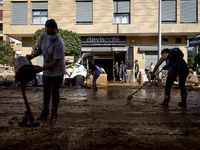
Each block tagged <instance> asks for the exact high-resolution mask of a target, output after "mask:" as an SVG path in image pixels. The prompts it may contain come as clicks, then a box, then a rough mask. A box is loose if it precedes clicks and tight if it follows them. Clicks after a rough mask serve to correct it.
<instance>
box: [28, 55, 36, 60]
mask: <svg viewBox="0 0 200 150" xmlns="http://www.w3.org/2000/svg"><path fill="white" fill-rule="evenodd" d="M26 58H27V59H29V60H31V59H33V58H34V55H32V54H31V55H26Z"/></svg>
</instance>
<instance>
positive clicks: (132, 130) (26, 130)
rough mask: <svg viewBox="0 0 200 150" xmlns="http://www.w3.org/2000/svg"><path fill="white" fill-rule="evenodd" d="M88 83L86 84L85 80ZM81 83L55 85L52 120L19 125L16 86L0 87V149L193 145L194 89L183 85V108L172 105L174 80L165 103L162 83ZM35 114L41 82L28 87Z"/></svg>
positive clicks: (199, 128) (199, 112)
mask: <svg viewBox="0 0 200 150" xmlns="http://www.w3.org/2000/svg"><path fill="white" fill-rule="evenodd" d="M87 86H89V85H87ZM87 86H85V85H84V86H83V87H81V86H72V87H69V86H65V87H62V88H61V90H60V103H59V108H58V120H57V122H56V123H54V124H50V123H49V120H48V119H46V120H44V121H42V122H40V126H39V127H19V126H18V123H17V122H18V121H19V120H20V119H21V117H22V116H23V115H24V111H25V104H24V102H23V98H22V96H21V91H20V88H19V87H9V88H8V89H6V90H0V101H1V103H0V116H1V117H0V141H1V142H0V149H199V147H200V117H199V116H200V98H199V94H200V91H199V90H188V91H187V92H188V98H187V104H188V108H186V109H183V108H181V107H179V106H178V102H180V101H181V96H180V90H179V88H178V87H177V86H174V87H173V88H172V91H171V101H170V103H169V107H168V108H163V107H161V106H160V105H159V103H161V102H162V101H163V99H164V87H144V88H143V89H141V90H140V91H138V92H137V93H136V94H135V95H134V96H133V98H132V100H130V101H128V100H127V96H128V95H130V94H132V93H133V92H135V91H136V90H137V89H138V88H139V87H140V85H133V84H123V85H122V84H108V86H101V85H99V86H98V91H94V90H92V89H91V88H90V87H87ZM26 93H27V98H28V101H29V104H30V107H31V110H32V112H33V115H34V116H35V118H37V117H39V114H40V112H41V110H42V106H43V101H42V100H43V92H42V87H28V88H27V90H26Z"/></svg>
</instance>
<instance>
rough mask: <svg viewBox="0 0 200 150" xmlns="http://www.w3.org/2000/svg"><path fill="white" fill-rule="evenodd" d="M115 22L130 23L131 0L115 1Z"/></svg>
mask: <svg viewBox="0 0 200 150" xmlns="http://www.w3.org/2000/svg"><path fill="white" fill-rule="evenodd" d="M113 23H116V24H128V23H130V1H113Z"/></svg>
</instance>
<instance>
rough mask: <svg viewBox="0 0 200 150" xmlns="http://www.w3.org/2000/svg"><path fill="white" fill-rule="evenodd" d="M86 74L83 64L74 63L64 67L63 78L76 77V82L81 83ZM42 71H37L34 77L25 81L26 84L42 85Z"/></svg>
mask: <svg viewBox="0 0 200 150" xmlns="http://www.w3.org/2000/svg"><path fill="white" fill-rule="evenodd" d="M86 76H87V70H86V69H85V67H84V66H83V65H80V64H78V63H75V64H73V65H71V66H70V67H69V68H68V69H66V74H65V75H64V80H70V79H76V80H75V81H76V84H78V85H82V84H83V83H84V79H85V77H86ZM42 80H43V72H40V73H37V74H36V77H35V79H33V80H31V81H30V82H28V83H27V86H34V85H43V81H42Z"/></svg>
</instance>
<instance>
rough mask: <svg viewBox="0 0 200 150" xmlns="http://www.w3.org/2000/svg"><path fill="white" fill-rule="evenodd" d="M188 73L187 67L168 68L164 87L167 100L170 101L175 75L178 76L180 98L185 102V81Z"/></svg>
mask: <svg viewBox="0 0 200 150" xmlns="http://www.w3.org/2000/svg"><path fill="white" fill-rule="evenodd" d="M188 73H189V69H188V67H187V66H179V67H169V72H168V76H167V81H166V85H165V95H167V96H168V97H169V99H170V92H171V87H172V85H173V83H174V81H175V79H176V78H177V75H179V87H180V91H181V98H182V101H183V102H186V98H187V92H186V87H185V81H186V79H187V76H188Z"/></svg>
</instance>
